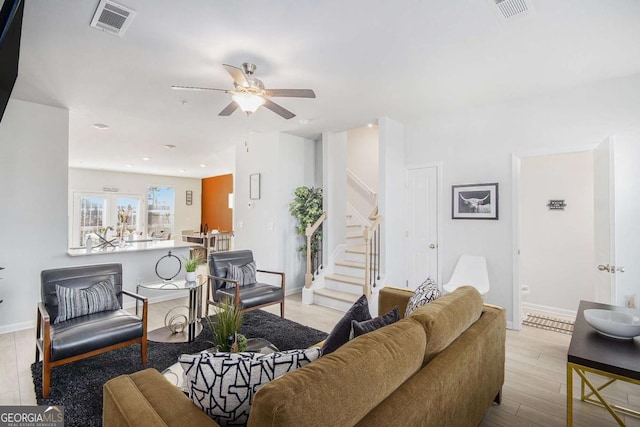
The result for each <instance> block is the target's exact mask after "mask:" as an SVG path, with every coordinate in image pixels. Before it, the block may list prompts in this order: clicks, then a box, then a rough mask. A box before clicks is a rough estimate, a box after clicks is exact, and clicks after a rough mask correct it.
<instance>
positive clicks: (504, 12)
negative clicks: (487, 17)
mask: <svg viewBox="0 0 640 427" xmlns="http://www.w3.org/2000/svg"><path fill="white" fill-rule="evenodd" d="M489 2H490V3H491V5H492V6H493V7H494V9H495V12H496V15H497V16H498V19H500V21H502V22H511V21H514V20H516V19H519V18H523V17H525V16H530V15H532V14H533V5H532V4H531V0H489Z"/></svg>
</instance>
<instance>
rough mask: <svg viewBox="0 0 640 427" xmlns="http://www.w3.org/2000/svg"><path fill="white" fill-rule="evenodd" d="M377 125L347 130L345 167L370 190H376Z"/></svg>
mask: <svg viewBox="0 0 640 427" xmlns="http://www.w3.org/2000/svg"><path fill="white" fill-rule="evenodd" d="M378 152H379V147H378V127H377V126H374V127H367V126H364V127H360V128H356V129H350V130H348V131H347V168H349V169H350V170H351V172H353V173H355V174H356V175H357V176H358V178H360V179H361V180H362V181H364V183H365V184H367V185H368V186H369V187H370V188H371V189H372V190H374V191H378V158H379V155H378Z"/></svg>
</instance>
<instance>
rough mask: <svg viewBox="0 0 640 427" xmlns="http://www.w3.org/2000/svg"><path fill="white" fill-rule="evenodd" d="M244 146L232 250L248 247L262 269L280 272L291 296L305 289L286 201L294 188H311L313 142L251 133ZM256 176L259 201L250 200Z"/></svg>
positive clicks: (236, 184) (239, 165)
mask: <svg viewBox="0 0 640 427" xmlns="http://www.w3.org/2000/svg"><path fill="white" fill-rule="evenodd" d="M248 147H249V151H248V152H247V150H246V147H245V145H244V141H242V143H238V144H237V146H236V160H237V162H236V173H235V175H234V179H235V182H234V194H235V209H234V230H235V240H234V248H235V249H251V250H252V251H253V256H254V258H255V259H256V264H257V265H258V268H260V269H266V270H275V271H284V272H285V274H286V278H287V293H292V292H295V291H296V290H297V289H300V288H302V287H303V286H304V267H305V265H304V258H303V256H302V255H301V254H300V252H299V251H298V248H299V247H300V245H301V244H302V240H301V239H300V238H299V237H298V236H297V235H296V232H295V227H296V220H295V218H293V217H292V216H291V214H290V213H289V203H291V202H292V201H293V196H294V191H295V189H296V188H297V187H300V186H303V185H306V186H313V185H314V180H315V170H314V164H315V160H314V157H315V155H314V152H315V147H314V142H313V141H311V140H307V139H303V138H299V137H294V136H291V135H287V134H278V133H264V134H263V133H253V134H251V135H250V137H249V139H248ZM254 173H259V174H260V199H259V200H250V199H249V175H251V174H254ZM249 202H251V207H249ZM261 279H263V280H267V279H269V277H268V276H265V277H261Z"/></svg>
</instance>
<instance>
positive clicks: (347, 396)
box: [248, 319, 446, 427]
mask: <svg viewBox="0 0 640 427" xmlns="http://www.w3.org/2000/svg"><path fill="white" fill-rule="evenodd" d="M424 346H425V334H424V330H423V328H422V326H420V325H419V324H418V323H417V322H415V321H414V320H412V319H405V320H400V321H399V322H396V323H394V324H393V325H389V326H387V327H385V328H382V329H378V330H376V331H373V332H371V333H368V334H365V335H362V336H360V337H357V338H354V339H353V340H351V341H349V342H347V343H346V344H345V345H343V346H342V347H340V348H339V349H338V350H336V351H335V352H333V353H331V354H329V355H326V356H322V357H321V358H320V359H319V360H317V361H315V362H313V363H311V364H309V365H307V366H305V367H304V368H302V369H298V370H296V371H294V372H291V373H289V374H287V375H283V376H282V377H280V378H278V379H277V380H274V381H271V382H270V383H269V384H267V385H265V386H264V387H262V389H260V391H259V392H258V393H257V394H256V396H255V399H254V401H253V405H252V407H251V416H250V417H249V424H248V425H249V426H250V427H251V426H260V427H265V426H266V427H268V426H328V425H332V426H352V425H355V424H356V423H357V422H358V421H359V420H360V419H362V417H364V416H365V415H366V414H367V413H368V412H370V411H371V410H372V409H373V408H375V407H376V406H377V405H378V404H379V403H380V402H382V401H383V400H384V399H385V398H387V397H388V396H389V395H391V394H393V392H394V391H395V390H396V389H397V388H398V387H399V386H400V385H401V384H402V383H404V382H405V381H406V380H407V379H408V378H410V377H411V376H412V375H414V374H415V373H416V372H417V371H418V370H419V369H420V367H421V365H422V359H423V357H422V356H423V353H424V348H425V347H424ZM422 398H425V397H424V396H422ZM442 404H446V403H444V402H443V403H442ZM371 425H376V424H371ZM377 425H382V424H377Z"/></svg>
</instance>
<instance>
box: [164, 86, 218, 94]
mask: <svg viewBox="0 0 640 427" xmlns="http://www.w3.org/2000/svg"><path fill="white" fill-rule="evenodd" d="M171 89H174V90H213V91H217V92H226V93H229V92H230V91H229V90H227V89H214V88H212V87H197V86H171Z"/></svg>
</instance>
